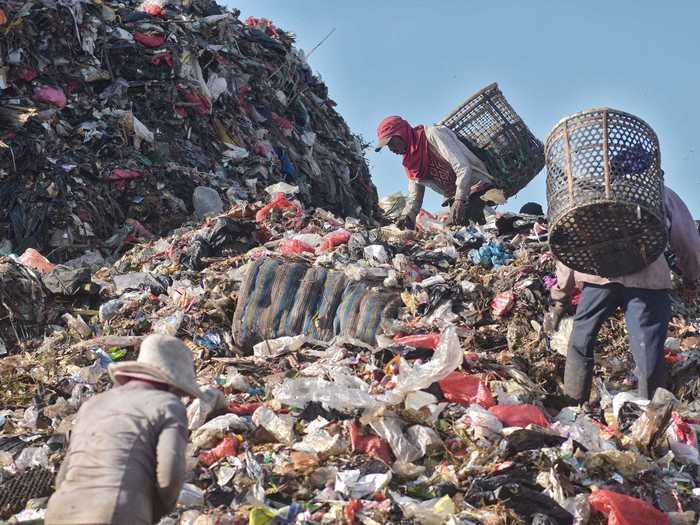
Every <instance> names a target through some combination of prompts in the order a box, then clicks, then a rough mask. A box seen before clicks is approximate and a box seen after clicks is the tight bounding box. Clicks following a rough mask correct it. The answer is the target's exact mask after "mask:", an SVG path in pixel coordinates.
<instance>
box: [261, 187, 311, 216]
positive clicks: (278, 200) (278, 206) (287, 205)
mask: <svg viewBox="0 0 700 525" xmlns="http://www.w3.org/2000/svg"><path fill="white" fill-rule="evenodd" d="M285 209H294V210H296V211H297V217H300V216H301V215H302V213H303V212H302V211H301V208H299V206H297V205H296V204H293V203H291V202H290V201H289V200H287V197H285V196H284V193H282V192H280V193H276V194H275V196H274V197H272V200H271V201H270V203H269V204H266V205H265V206H264V207H263V208H262V209H260V210H258V213H256V214H255V222H263V221H264V220H265V219H266V218H267V216H268V215H269V214H270V212H271V211H272V210H285Z"/></svg>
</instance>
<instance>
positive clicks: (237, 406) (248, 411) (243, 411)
mask: <svg viewBox="0 0 700 525" xmlns="http://www.w3.org/2000/svg"><path fill="white" fill-rule="evenodd" d="M261 406H263V403H236V402H233V401H232V402H231V403H229V404H228V407H227V410H228V411H229V412H231V413H232V414H236V415H237V416H252V415H253V412H255V411H256V410H257V409H258V408H260V407H261Z"/></svg>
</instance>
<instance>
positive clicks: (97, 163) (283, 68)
mask: <svg viewBox="0 0 700 525" xmlns="http://www.w3.org/2000/svg"><path fill="white" fill-rule="evenodd" d="M1 7H2V17H1V18H0V32H2V39H1V40H0V209H1V211H0V213H1V215H0V234H1V235H2V239H3V243H2V245H1V246H0V253H2V254H3V255H7V254H9V253H22V252H23V251H24V250H25V249H26V248H28V247H31V248H35V249H38V250H39V251H41V252H42V253H44V254H46V255H48V256H50V258H51V260H52V261H54V262H66V261H69V260H71V259H74V258H76V257H80V256H82V255H83V254H84V252H85V251H86V250H93V251H99V252H100V254H101V255H102V256H104V257H110V256H114V255H121V254H123V253H124V251H126V249H128V247H129V246H131V245H133V244H134V243H135V242H137V241H140V240H147V239H151V238H156V237H158V236H160V235H163V234H167V233H168V232H170V231H172V230H173V229H174V228H175V227H178V226H179V225H181V224H182V223H183V222H184V221H185V220H186V219H187V218H188V217H189V216H191V215H192V214H193V213H194V214H195V215H197V216H200V217H202V216H204V215H206V214H208V213H212V212H213V213H219V212H221V211H222V210H223V209H225V208H228V207H230V206H231V205H234V204H237V203H242V202H249V201H252V202H254V201H255V200H256V199H257V198H258V196H259V194H260V193H261V192H262V189H263V188H265V187H266V186H269V185H270V184H271V183H274V182H285V183H289V184H293V185H294V186H296V187H297V188H298V189H299V192H298V195H297V198H298V199H299V200H300V201H301V202H302V203H303V204H304V205H306V206H322V207H324V208H325V209H327V210H329V211H331V212H334V213H337V214H338V215H339V216H343V217H346V216H352V217H359V218H362V219H363V220H364V221H368V220H370V219H371V218H372V217H374V216H375V210H376V209H377V206H376V205H377V194H376V189H375V187H374V185H373V184H372V182H371V179H370V176H369V171H368V167H367V164H366V162H365V159H364V156H363V144H362V142H361V140H360V139H359V138H358V137H356V136H353V135H352V134H351V132H350V130H349V129H348V127H347V125H346V124H345V122H344V121H343V119H342V118H341V117H340V116H339V115H338V113H337V112H336V111H335V109H334V106H335V103H334V102H333V101H332V100H331V99H329V98H328V91H327V88H326V86H325V85H324V83H323V82H322V81H321V80H320V78H319V77H318V76H316V75H314V74H313V72H312V71H311V68H310V67H309V65H308V63H307V62H306V59H305V56H304V53H303V52H302V51H301V50H298V49H295V48H294V47H293V45H292V44H293V42H294V35H292V34H291V33H287V32H284V31H282V30H281V29H278V28H276V27H275V26H274V24H272V23H271V22H269V21H266V20H258V19H252V18H251V19H248V20H246V21H241V20H239V19H238V14H239V13H238V11H236V10H226V9H224V8H222V7H220V6H218V5H217V4H216V3H214V2H213V1H211V0H183V1H182V2H180V1H179V0H178V1H176V2H169V1H167V0H147V1H145V2H144V3H143V4H142V3H141V2H135V1H132V0H127V1H123V2H112V1H97V0H94V1H93V0H76V1H67V2H63V1H59V2H56V1H54V0H41V1H38V2H29V3H27V2H21V1H17V0H8V1H7V2H3V4H2V6H1Z"/></svg>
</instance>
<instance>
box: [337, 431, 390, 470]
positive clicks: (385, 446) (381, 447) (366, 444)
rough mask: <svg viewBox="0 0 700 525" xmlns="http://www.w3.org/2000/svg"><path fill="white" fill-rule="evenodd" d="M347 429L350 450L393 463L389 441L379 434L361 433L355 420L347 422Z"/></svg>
mask: <svg viewBox="0 0 700 525" xmlns="http://www.w3.org/2000/svg"><path fill="white" fill-rule="evenodd" d="M347 429H348V433H349V434H350V450H352V451H353V452H362V453H363V454H367V455H368V456H369V457H371V458H375V459H378V460H380V461H383V462H384V463H386V464H387V465H388V464H390V463H391V452H389V443H387V442H386V441H384V440H383V439H382V438H380V437H378V436H363V435H361V434H360V430H359V429H358V428H357V424H356V423H355V422H354V421H348V422H347Z"/></svg>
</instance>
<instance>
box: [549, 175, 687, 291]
mask: <svg viewBox="0 0 700 525" xmlns="http://www.w3.org/2000/svg"><path fill="white" fill-rule="evenodd" d="M664 205H665V206H666V216H667V219H668V222H669V223H670V225H671V228H670V239H669V241H670V242H669V244H670V246H671V250H673V253H674V254H675V255H676V258H677V262H678V266H679V267H680V269H681V271H682V272H683V278H684V279H685V280H686V281H687V282H696V281H697V280H698V279H700V235H698V230H697V226H696V225H695V221H694V220H693V216H692V215H691V214H690V211H688V207H687V206H686V205H685V203H684V202H683V201H682V200H681V198H680V197H679V196H678V195H677V194H676V193H675V192H674V191H673V190H671V189H670V188H668V187H666V188H665V192H664ZM576 283H579V284H581V283H591V284H598V285H604V284H608V283H620V284H621V285H623V286H625V287H627V288H645V289H648V290H670V289H671V288H672V287H673V283H672V281H671V269H670V268H669V266H668V262H666V258H665V257H664V256H663V254H662V255H661V256H659V258H658V259H656V260H655V261H654V262H653V263H651V264H650V265H649V266H647V267H646V268H643V269H642V270H640V271H638V272H635V273H631V274H629V275H623V276H621V277H616V278H613V279H607V278H605V277H600V276H597V275H589V274H585V273H581V272H574V271H573V270H572V269H571V268H568V267H567V266H566V265H564V264H562V263H561V262H557V284H556V285H555V286H554V287H553V288H552V290H551V294H552V299H553V300H554V301H558V302H565V301H566V299H567V298H568V297H569V296H570V295H571V293H572V292H573V290H574V288H575V286H576Z"/></svg>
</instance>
